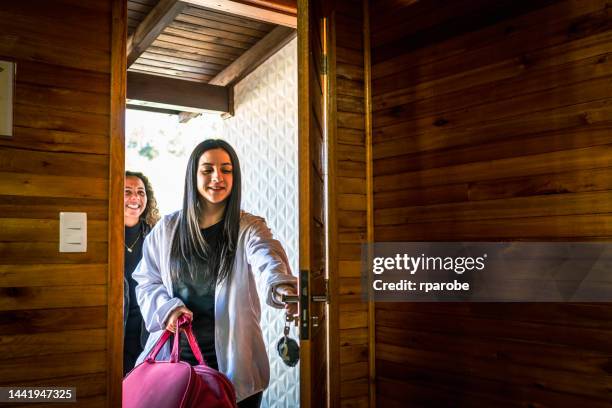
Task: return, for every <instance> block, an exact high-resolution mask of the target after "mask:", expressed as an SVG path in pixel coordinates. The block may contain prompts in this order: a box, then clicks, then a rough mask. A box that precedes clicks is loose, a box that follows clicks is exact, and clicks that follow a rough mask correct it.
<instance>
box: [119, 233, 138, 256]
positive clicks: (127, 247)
mask: <svg viewBox="0 0 612 408" xmlns="http://www.w3.org/2000/svg"><path fill="white" fill-rule="evenodd" d="M139 239H140V234H138V236H137V237H136V239H135V240H134V243H133V244H132V245H130V246H127V245H125V242H124V243H123V245H125V249H127V250H128V252H130V253H131V252H132V248H134V245H136V243H137V242H138V240H139Z"/></svg>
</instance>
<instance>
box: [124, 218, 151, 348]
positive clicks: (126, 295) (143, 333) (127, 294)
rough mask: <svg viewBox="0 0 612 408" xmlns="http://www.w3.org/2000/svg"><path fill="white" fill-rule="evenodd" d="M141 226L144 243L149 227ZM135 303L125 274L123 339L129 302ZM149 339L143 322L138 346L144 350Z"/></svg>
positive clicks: (146, 225)
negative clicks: (131, 297)
mask: <svg viewBox="0 0 612 408" xmlns="http://www.w3.org/2000/svg"><path fill="white" fill-rule="evenodd" d="M140 225H141V226H142V238H143V239H142V240H143V242H144V237H145V236H146V235H147V234H148V233H149V232H151V227H150V226H149V224H147V223H146V222H144V221H143V222H141V223H140ZM132 301H133V302H136V299H130V283H129V282H128V280H127V278H126V277H125V273H124V274H123V336H124V338H125V328H126V326H127V319H128V314H129V312H130V302H132ZM148 337H149V332H147V329H146V327H145V325H144V321H143V323H142V329H141V330H140V345H141V346H142V347H143V348H144V347H145V345H146V344H147V339H148Z"/></svg>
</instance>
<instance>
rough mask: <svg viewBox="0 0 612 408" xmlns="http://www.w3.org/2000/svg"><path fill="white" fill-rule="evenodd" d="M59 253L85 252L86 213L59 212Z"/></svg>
mask: <svg viewBox="0 0 612 408" xmlns="http://www.w3.org/2000/svg"><path fill="white" fill-rule="evenodd" d="M59 251H60V252H87V213H81V212H60V247H59Z"/></svg>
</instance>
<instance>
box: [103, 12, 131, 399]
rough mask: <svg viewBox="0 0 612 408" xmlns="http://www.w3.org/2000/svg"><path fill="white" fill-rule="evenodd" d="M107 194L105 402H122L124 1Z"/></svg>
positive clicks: (115, 56) (115, 52)
mask: <svg viewBox="0 0 612 408" xmlns="http://www.w3.org/2000/svg"><path fill="white" fill-rule="evenodd" d="M111 36H112V41H111V44H112V45H111V47H112V48H111V72H110V73H111V83H110V124H109V125H110V126H109V130H110V134H109V143H110V148H109V150H110V157H109V183H108V185H109V191H108V194H109V198H108V284H107V285H108V286H107V328H106V329H107V334H106V360H107V400H106V401H107V406H108V407H111V408H113V407H120V406H121V379H122V377H123V228H124V227H123V224H124V222H123V179H124V171H125V88H126V71H127V65H126V64H127V62H126V47H127V2H126V1H125V0H114V1H113V3H112V34H111Z"/></svg>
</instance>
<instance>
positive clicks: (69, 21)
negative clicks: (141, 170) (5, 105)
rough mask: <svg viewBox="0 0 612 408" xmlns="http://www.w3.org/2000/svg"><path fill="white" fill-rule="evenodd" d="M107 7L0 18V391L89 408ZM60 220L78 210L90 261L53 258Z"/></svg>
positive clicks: (25, 7)
mask: <svg viewBox="0 0 612 408" xmlns="http://www.w3.org/2000/svg"><path fill="white" fill-rule="evenodd" d="M112 4H113V1H111V0H108V1H95V2H82V1H77V0H59V1H54V2H48V1H41V0H24V1H20V2H8V3H6V4H3V6H2V10H0V25H1V26H2V33H1V34H0V58H7V59H11V60H15V61H16V62H17V75H16V87H15V132H14V136H13V137H12V138H8V137H0V210H1V211H0V292H1V294H0V299H1V300H0V310H1V311H0V333H1V338H0V344H2V346H0V348H1V353H0V354H1V355H2V357H1V359H2V363H1V364H0V367H1V369H0V384H2V385H3V386H8V385H20V384H21V385H28V386H39V385H40V386H43V385H49V386H76V387H77V404H76V405H77V406H86V407H92V406H99V407H102V406H107V405H108V400H107V393H108V386H107V381H108V378H107V369H108V368H107V354H108V353H107V348H108V347H107V336H108V335H109V334H108V330H107V321H108V315H107V304H108V300H107V299H108V295H109V293H108V291H109V290H108V286H107V282H108V273H109V268H108V254H109V253H108V247H109V245H108V244H109V243H108V236H109V223H108V212H109V206H108V201H109V152H110V150H109V143H110V138H109V135H110V123H111V111H110V106H111V104H110V101H111V88H110V78H111V77H110V68H111V28H112V24H111V22H112V20H111V17H112V8H111V6H112ZM117 23H118V24H121V21H118V22H117ZM60 211H77V212H87V215H88V246H87V248H88V252H86V253H74V254H62V253H59V212H60Z"/></svg>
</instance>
